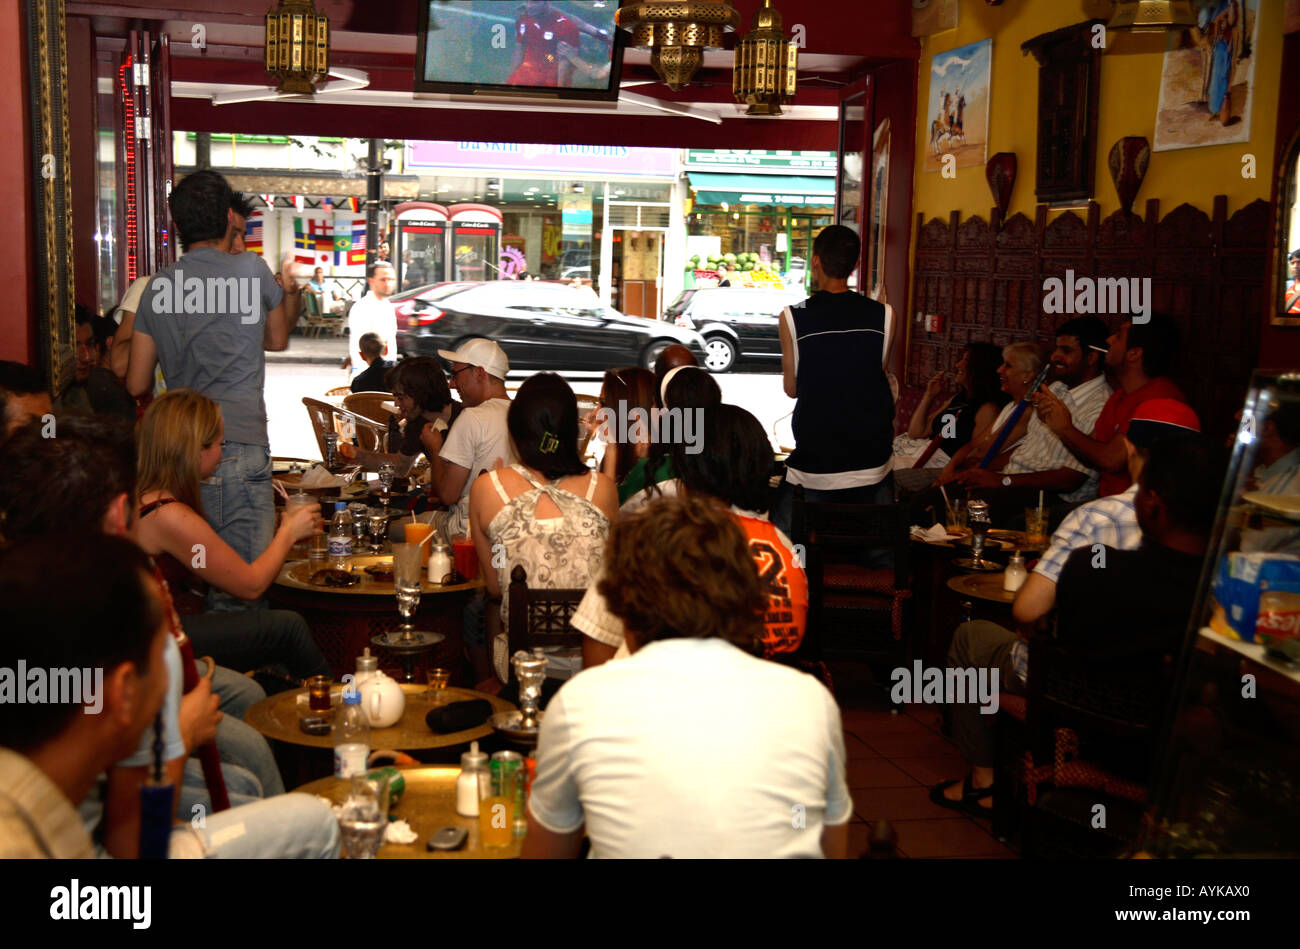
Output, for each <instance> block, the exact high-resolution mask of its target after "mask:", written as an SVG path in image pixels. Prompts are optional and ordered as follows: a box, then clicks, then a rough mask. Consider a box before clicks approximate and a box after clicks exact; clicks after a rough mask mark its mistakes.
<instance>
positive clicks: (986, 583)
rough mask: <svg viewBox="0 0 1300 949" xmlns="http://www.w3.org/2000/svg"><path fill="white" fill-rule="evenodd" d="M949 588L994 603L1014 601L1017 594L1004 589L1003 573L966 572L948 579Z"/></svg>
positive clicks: (963, 594)
mask: <svg viewBox="0 0 1300 949" xmlns="http://www.w3.org/2000/svg"><path fill="white" fill-rule="evenodd" d="M948 589H950V590H954V591H956V592H957V593H960V594H961V595H962V596H973V597H975V598H976V599H979V600H989V601H990V602H993V603H1007V604H1010V603H1012V602H1013V601H1014V600H1015V598H1016V595H1015V594H1014V593H1008V592H1007V591H1006V590H1004V589H1002V574H1001V573H965V574H962V575H961V576H959V577H953V578H952V579H950V580H949V581H948Z"/></svg>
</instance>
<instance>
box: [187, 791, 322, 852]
mask: <svg viewBox="0 0 1300 949" xmlns="http://www.w3.org/2000/svg"><path fill="white" fill-rule="evenodd" d="M186 837H189V839H188V840H187V839H185V838H186ZM195 839H197V844H198V848H197V851H196V848H195V847H194V842H195ZM339 843H340V838H339V822H338V819H337V818H336V817H335V816H334V812H333V810H332V809H331V808H330V805H328V804H326V803H325V802H324V801H322V800H320V799H318V798H316V797H313V796H312V795H310V794H282V795H280V796H279V797H276V798H272V799H271V800H267V801H256V802H254V803H251V804H245V805H242V806H240V807H231V809H230V810H227V811H222V812H221V813H219V814H211V813H209V814H208V815H206V817H205V818H204V820H203V821H202V826H200V827H196V826H194V823H193V821H191V823H190V825H189V826H188V827H184V826H182V827H177V828H175V829H174V830H173V831H172V846H173V848H174V849H173V855H174V856H181V855H182V853H178V852H177V849H176V848H180V847H184V855H194V856H198V852H199V851H201V853H202V856H203V857H204V858H205V859H208V860H219V859H227V860H229V859H249V858H269V859H282V860H284V859H291V860H292V859H300V860H331V859H333V858H335V857H337V856H338V855H339ZM186 844H189V846H188V847H186V846H185V845H186Z"/></svg>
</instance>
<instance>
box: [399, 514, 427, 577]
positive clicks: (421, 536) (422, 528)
mask: <svg viewBox="0 0 1300 949" xmlns="http://www.w3.org/2000/svg"><path fill="white" fill-rule="evenodd" d="M402 529H403V530H405V531H406V542H407V543H408V544H420V543H421V541H424V540H425V538H427V537H429V536H431V535H432V534H433V525H432V524H425V523H423V522H421V521H416V522H415V523H414V524H412V523H411V522H409V521H408V522H407V523H405V524H403V525H402ZM431 550H433V541H429V542H428V543H424V544H421V549H420V565H421V566H423V567H427V566H428V565H429V552H430V551H431Z"/></svg>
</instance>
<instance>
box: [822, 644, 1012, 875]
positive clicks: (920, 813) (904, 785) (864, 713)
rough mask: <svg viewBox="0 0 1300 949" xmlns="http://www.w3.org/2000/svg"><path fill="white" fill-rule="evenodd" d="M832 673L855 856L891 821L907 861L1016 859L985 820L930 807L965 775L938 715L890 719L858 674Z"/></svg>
mask: <svg viewBox="0 0 1300 949" xmlns="http://www.w3.org/2000/svg"><path fill="white" fill-rule="evenodd" d="M832 671H833V674H834V677H835V686H836V695H837V698H838V699H839V702H840V711H841V717H842V718H843V721H844V746H845V750H846V751H847V753H848V756H849V763H848V779H849V790H850V793H851V794H852V795H853V805H854V807H853V811H854V813H853V823H852V824H851V825H850V827H849V853H850V855H851V856H856V855H858V854H860V853H861V852H863V851H864V850H866V848H867V839H868V835H869V834H870V831H871V826H872V824H874V823H875V822H876V821H880V820H888V821H889V822H890V824H891V825H892V826H893V828H894V830H895V832H896V833H897V834H898V851H899V853H900V855H901V856H905V857H979V858H1003V859H1005V858H1008V857H1014V856H1015V853H1014V851H1012V850H1011V849H1010V848H1009V847H1007V846H1006V845H1005V844H1001V843H999V842H998V841H997V840H996V839H995V838H994V836H993V834H992V832H991V828H990V822H989V821H988V820H987V819H985V818H976V817H974V816H966V815H963V814H960V813H958V812H956V811H950V810H948V809H946V808H943V807H939V806H938V805H935V804H932V803H931V802H930V793H929V787H930V785H932V784H936V783H938V782H939V781H946V780H948V779H950V778H959V777H961V776H962V775H963V774H965V772H966V764H965V762H964V761H963V760H962V757H961V755H960V754H959V753H958V751H957V748H956V746H955V745H954V744H953V743H952V742H951V741H949V740H948V739H947V738H945V737H944V736H943V735H942V734H941V733H940V714H939V710H938V708H936V707H935V706H932V705H912V706H904V707H903V710H902V711H900V712H899V713H898V714H891V712H890V704H889V701H888V698H887V697H886V695H885V693H884V692H883V691H882V690H880V689H878V688H873V687H871V686H870V684H869V683H868V682H867V681H865V680H864V679H863V678H862V677H861V675H860V674H858V671H857V670H854V669H853V668H852V667H845V668H833V670H832Z"/></svg>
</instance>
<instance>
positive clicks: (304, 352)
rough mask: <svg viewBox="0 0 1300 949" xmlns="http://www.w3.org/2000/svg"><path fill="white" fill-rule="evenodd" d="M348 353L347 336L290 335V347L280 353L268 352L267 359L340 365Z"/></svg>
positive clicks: (280, 361)
mask: <svg viewBox="0 0 1300 949" xmlns="http://www.w3.org/2000/svg"><path fill="white" fill-rule="evenodd" d="M347 355H348V338H347V337H346V336H315V337H311V336H290V337H289V348H288V349H286V350H284V351H282V352H278V353H267V354H266V361H267V362H268V363H277V362H279V363H307V364H312V365H317V366H338V365H339V363H341V362H343V360H344V359H345V358H346V357H347Z"/></svg>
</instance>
